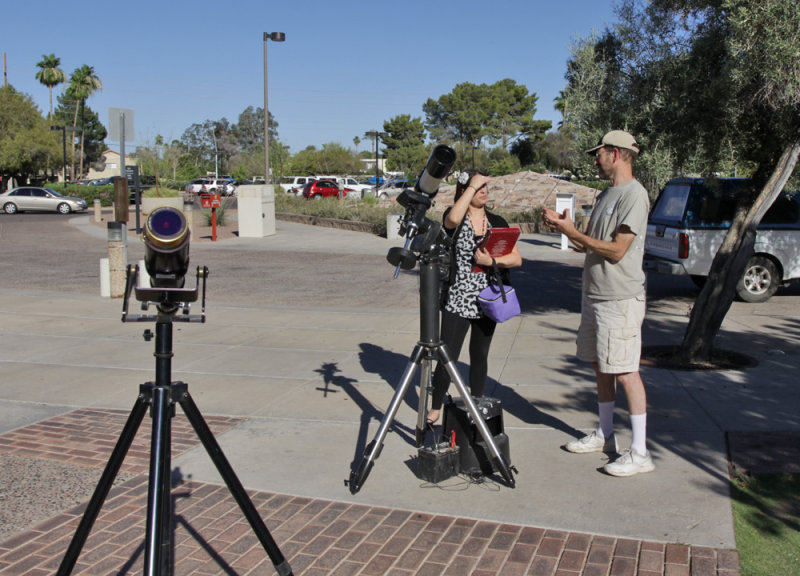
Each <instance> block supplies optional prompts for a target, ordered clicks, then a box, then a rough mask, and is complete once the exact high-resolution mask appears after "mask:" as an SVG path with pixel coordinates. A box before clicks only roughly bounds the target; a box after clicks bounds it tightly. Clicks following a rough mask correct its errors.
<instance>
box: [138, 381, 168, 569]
mask: <svg viewBox="0 0 800 576" xmlns="http://www.w3.org/2000/svg"><path fill="white" fill-rule="evenodd" d="M171 410H172V404H171V399H170V389H169V387H168V386H156V387H155V388H153V408H152V415H153V431H152V435H151V437H150V480H149V483H148V492H147V524H146V525H145V549H144V573H145V575H146V576H155V575H160V574H169V567H170V558H169V538H170V535H169V532H170V528H171V518H170V508H169V504H170V502H169V498H170V489H171V485H170V473H171V470H172V462H171V454H170V446H171V442H170V424H171V419H172V413H171Z"/></svg>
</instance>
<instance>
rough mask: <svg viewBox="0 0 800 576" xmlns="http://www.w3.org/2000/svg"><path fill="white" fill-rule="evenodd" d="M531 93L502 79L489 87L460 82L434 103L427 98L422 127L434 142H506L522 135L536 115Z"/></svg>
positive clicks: (535, 98)
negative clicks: (423, 126) (423, 125)
mask: <svg viewBox="0 0 800 576" xmlns="http://www.w3.org/2000/svg"><path fill="white" fill-rule="evenodd" d="M536 101H537V97H536V95H535V94H528V89H527V88H526V87H524V86H520V85H517V83H516V82H515V81H514V80H511V79H505V80H501V81H499V82H495V83H494V84H492V85H487V84H480V85H476V84H472V83H470V82H464V83H462V84H458V85H456V87H455V88H454V89H453V91H452V92H451V93H449V94H444V95H443V96H441V97H440V98H439V99H438V100H434V99H433V98H429V99H428V100H427V102H426V103H425V104H424V105H423V107H422V110H423V112H425V128H426V129H427V130H428V132H429V134H430V136H431V139H432V140H434V141H436V142H445V141H451V142H454V141H455V142H462V143H464V144H469V145H471V146H480V144H481V142H482V141H483V140H484V139H486V140H487V141H488V142H489V143H496V142H500V143H501V145H502V146H503V147H504V148H505V146H506V144H507V143H508V141H509V140H510V139H511V138H513V137H515V136H517V135H519V134H521V133H524V132H525V131H526V130H527V129H528V127H529V126H530V125H531V124H532V122H533V115H534V114H535V113H536Z"/></svg>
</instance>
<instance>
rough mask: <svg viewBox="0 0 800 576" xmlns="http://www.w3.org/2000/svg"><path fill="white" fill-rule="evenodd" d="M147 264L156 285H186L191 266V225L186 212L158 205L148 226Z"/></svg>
mask: <svg viewBox="0 0 800 576" xmlns="http://www.w3.org/2000/svg"><path fill="white" fill-rule="evenodd" d="M143 240H144V267H145V268H146V269H147V273H148V274H149V275H150V286H152V287H153V288H183V284H184V279H185V276H186V271H187V270H188V269H189V227H188V226H187V224H186V217H185V216H184V215H183V212H181V211H180V210H178V209H177V208H172V207H170V206H161V207H159V208H156V209H155V210H153V211H152V212H150V215H149V216H148V217H147V221H146V222H145V225H144V236H143Z"/></svg>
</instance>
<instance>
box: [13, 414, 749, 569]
mask: <svg viewBox="0 0 800 576" xmlns="http://www.w3.org/2000/svg"><path fill="white" fill-rule="evenodd" d="M126 416H127V415H126V413H124V412H122V411H114V410H91V409H84V410H76V411H74V412H70V413H68V414H65V415H63V416H59V417H56V418H51V419H49V420H46V421H43V422H39V423H36V424H32V425H30V426H26V427H24V428H21V429H17V430H14V431H11V432H8V433H6V434H3V435H0V454H3V453H8V454H15V455H17V456H22V457H25V458H36V459H39V460H51V461H59V462H67V463H69V464H71V465H75V466H83V467H90V468H93V469H97V470H98V477H99V471H100V469H102V467H103V466H105V463H106V459H107V457H108V455H109V454H110V451H111V449H112V447H113V445H114V443H115V441H116V439H117V434H118V431H119V430H121V429H122V426H123V424H124V421H125V419H126ZM206 420H207V422H208V424H209V426H210V427H211V429H212V430H213V431H214V433H215V434H219V433H221V432H223V431H225V430H227V429H230V428H231V427H234V426H236V425H237V424H238V423H240V422H242V419H241V418H225V417H208V418H206ZM146 422H149V420H146ZM148 428H149V427H148V426H147V425H146V423H143V425H142V429H141V430H140V433H139V434H138V435H137V437H136V440H135V442H134V445H133V446H132V448H131V451H130V453H129V455H128V457H127V458H126V460H125V463H124V464H123V469H124V470H126V471H127V472H129V473H130V472H133V473H135V474H136V475H135V477H134V478H132V479H130V480H128V481H127V482H124V483H122V484H120V485H117V486H115V487H114V488H113V489H112V491H111V493H110V494H109V497H108V498H107V500H106V502H105V504H104V506H103V509H102V510H101V512H100V515H99V517H98V519H97V522H96V523H95V526H94V528H93V530H92V533H91V534H90V536H89V538H88V540H87V542H86V545H85V546H84V548H83V552H82V553H81V556H80V558H79V560H78V563H77V565H76V567H75V570H74V571H73V574H87V575H88V574H98V575H108V574H140V573H142V568H143V562H144V537H145V526H144V524H145V516H146V506H147V488H148V474H147V470H148V463H149V429H148ZM172 444H173V453H174V454H178V453H180V452H182V451H185V450H187V449H189V448H192V447H194V446H196V445H198V444H199V442H198V441H197V439H196V437H195V436H194V433H193V432H192V430H191V428H190V427H189V425H188V422H187V421H186V419H185V417H183V416H182V414H178V415H176V417H175V419H174V421H173V425H172ZM174 480H175V486H174V488H173V490H172V492H171V499H172V505H173V510H174V513H173V521H174V522H173V523H174V559H175V560H174V564H175V574H176V575H182V574H193V575H198V576H203V575H219V574H239V575H248V574H274V573H275V570H274V568H273V566H272V563H271V560H270V559H269V557H268V555H267V553H266V552H265V551H264V550H263V548H262V547H261V545H260V544H259V542H258V539H257V538H256V536H255V534H254V533H253V532H252V530H251V529H250V526H249V525H248V524H247V521H246V520H245V518H244V516H243V515H242V514H241V512H240V511H239V508H238V506H237V505H236V503H235V502H234V500H233V498H232V497H231V495H230V493H229V492H228V489H227V488H226V487H224V486H218V485H214V484H206V483H199V482H194V481H191V480H185V479H180V478H175V479H174ZM31 490H36V487H35V486H31ZM250 497H251V498H252V500H253V503H254V505H255V506H256V508H257V509H258V511H259V513H260V515H261V517H262V518H263V520H264V522H265V523H266V525H267V528H268V529H269V530H270V532H271V534H272V536H273V538H274V539H275V541H276V542H277V544H278V547H279V548H280V550H281V552H282V553H283V555H284V556H285V557H286V559H287V560H288V561H289V563H290V565H291V567H292V570H293V573H294V574H296V575H299V574H303V575H307V576H322V575H326V576H327V575H331V576H345V575H357V574H358V575H396V576H400V575H408V576H412V575H418V576H427V575H430V576H434V575H454V576H455V575H457V576H463V575H466V574H472V575H474V576H490V575H502V576H516V575H531V576H540V575H541V576H578V575H584V576H601V575H602V576H634V575H638V576H656V575H660V576H684V575H685V576H738V575H739V574H740V570H739V558H738V555H737V553H736V552H735V551H733V550H720V549H714V548H706V547H697V546H684V545H679V544H664V543H659V542H644V541H638V540H630V539H622V538H610V537H605V536H596V535H591V534H579V533H569V532H563V531H557V530H548V529H546V528H541V527H535V526H519V525H511V524H501V523H496V522H485V521H480V520H475V519H468V518H457V517H453V516H444V515H433V514H425V513H420V512H414V511H406V510H393V509H389V508H381V507H374V506H363V505H358V504H350V503H344V502H335V501H328V500H321V499H314V498H302V497H295V496H289V495H284V494H272V493H267V492H250ZM82 513H83V506H79V507H76V508H74V509H72V510H69V511H66V512H64V511H59V512H56V513H54V515H53V516H52V517H51V518H50V519H48V520H47V521H45V522H43V523H40V524H39V525H37V526H34V527H32V528H30V529H28V530H26V531H24V532H22V533H18V534H16V535H14V536H12V537H11V538H9V539H7V540H6V541H5V542H3V543H0V574H2V575H11V574H14V575H17V574H25V575H31V576H39V575H45V574H53V573H54V572H55V570H56V568H57V567H58V565H59V563H60V562H61V559H62V558H63V555H64V553H65V551H66V548H67V546H68V544H69V541H70V539H71V538H72V536H73V534H74V532H75V529H76V527H77V525H78V522H79V521H80V518H81V514H82Z"/></svg>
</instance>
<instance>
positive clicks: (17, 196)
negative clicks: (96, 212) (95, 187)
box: [0, 186, 86, 214]
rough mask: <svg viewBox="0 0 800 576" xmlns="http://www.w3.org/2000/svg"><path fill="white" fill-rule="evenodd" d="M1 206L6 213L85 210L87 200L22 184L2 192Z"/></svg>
mask: <svg viewBox="0 0 800 576" xmlns="http://www.w3.org/2000/svg"><path fill="white" fill-rule="evenodd" d="M0 208H2V210H3V212H5V213H6V214H14V213H15V212H25V211H31V212H59V213H61V214H69V213H70V212H83V211H84V210H86V201H85V200H84V199H83V198H75V197H74V196H63V195H61V194H59V193H58V192H56V191H55V190H51V189H50V188H37V187H34V186H20V187H19V188H14V189H13V190H9V191H8V192H5V193H3V194H0Z"/></svg>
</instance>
